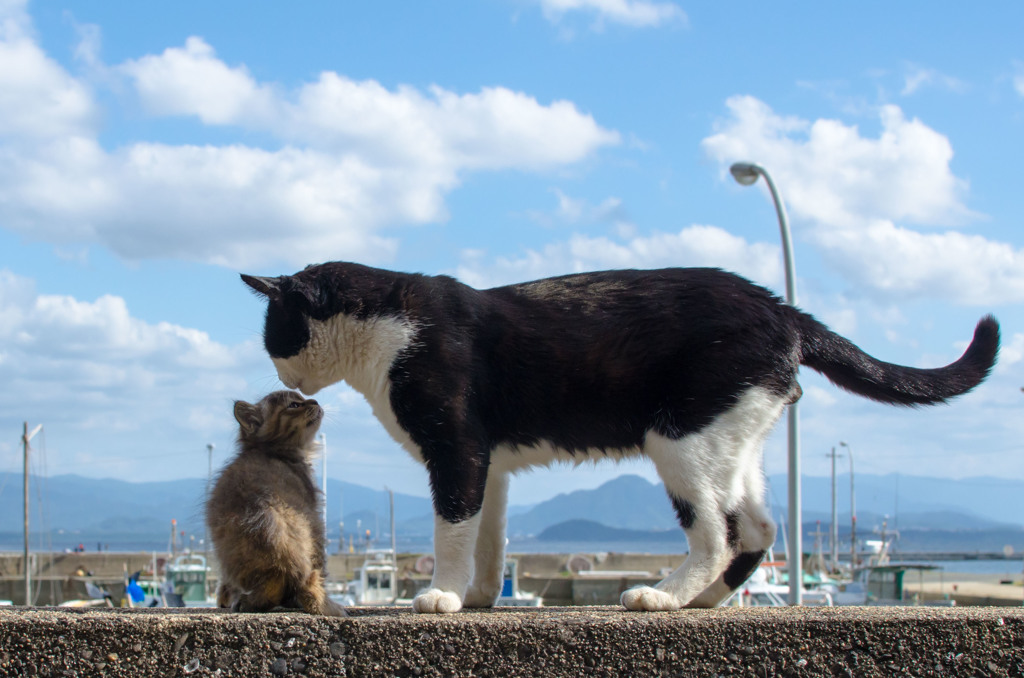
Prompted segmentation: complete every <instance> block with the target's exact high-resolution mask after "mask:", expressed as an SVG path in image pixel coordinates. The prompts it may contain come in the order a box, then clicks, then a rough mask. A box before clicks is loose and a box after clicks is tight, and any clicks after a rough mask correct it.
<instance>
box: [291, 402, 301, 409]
mask: <svg viewBox="0 0 1024 678" xmlns="http://www.w3.org/2000/svg"><path fill="white" fill-rule="evenodd" d="M293 407H302V403H300V402H297V401H292V402H290V403H288V409H291V408H293Z"/></svg>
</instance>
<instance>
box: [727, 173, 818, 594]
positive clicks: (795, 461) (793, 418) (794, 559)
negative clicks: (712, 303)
mask: <svg viewBox="0 0 1024 678" xmlns="http://www.w3.org/2000/svg"><path fill="white" fill-rule="evenodd" d="M729 172H730V173H731V174H732V176H733V178H734V179H735V180H736V181H737V182H738V183H739V184H740V185H742V186H751V185H753V184H754V183H755V182H756V181H757V178H758V177H759V176H760V177H764V182H765V183H766V184H768V190H769V191H771V194H772V201H773V202H774V203H775V212H776V214H777V215H778V217H779V231H780V233H781V235H782V257H783V262H784V264H785V267H786V303H787V304H789V305H790V306H796V270H795V266H794V264H793V245H792V243H791V241H790V237H789V220H788V219H787V218H786V206H785V205H784V204H783V203H782V197H781V196H780V195H779V191H778V189H776V188H775V182H774V181H772V177H771V175H770V174H768V171H767V170H766V169H765V168H763V167H761V166H760V165H756V164H754V163H751V162H737V163H735V164H733V165H732V166H731V167H730V168H729ZM788 410H789V411H788V413H787V414H788V419H787V423H788V432H789V435H788V437H789V546H790V550H791V553H790V554H789V556H788V561H789V604H790V605H800V604H802V603H803V589H802V584H803V562H802V561H801V559H802V558H803V550H804V547H803V526H802V525H801V517H800V516H801V513H802V512H801V509H800V416H799V410H798V409H797V404H796V403H793V404H792V405H790V406H789V408H788Z"/></svg>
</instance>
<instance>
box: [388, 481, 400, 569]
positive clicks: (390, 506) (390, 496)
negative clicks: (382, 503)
mask: <svg viewBox="0 0 1024 678" xmlns="http://www.w3.org/2000/svg"><path fill="white" fill-rule="evenodd" d="M388 509H389V512H390V513H391V553H392V554H394V556H395V562H396V563H397V562H398V551H397V550H396V549H395V493H394V492H393V491H392V490H391V489H390V488H388Z"/></svg>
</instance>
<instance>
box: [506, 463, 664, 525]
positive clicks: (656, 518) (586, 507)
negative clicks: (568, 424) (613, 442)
mask: <svg viewBox="0 0 1024 678" xmlns="http://www.w3.org/2000/svg"><path fill="white" fill-rule="evenodd" d="M573 519H579V520H590V521H593V522H597V523H601V524H602V525H606V526H608V527H617V528H623V529H632V530H668V529H673V528H678V527H679V524H678V523H677V522H676V514H675V511H673V509H672V504H671V503H670V502H669V500H668V495H667V494H665V490H664V489H663V488H662V486H661V485H655V484H654V483H651V482H650V481H648V480H647V479H645V478H641V477H640V476H637V475H622V476H619V477H618V478H615V479H614V480H609V481H608V482H607V483H605V484H603V485H601V486H600V487H598V488H596V489H593V490H576V491H575V492H569V493H567V494H560V495H558V496H556V497H553V498H552V499H549V500H547V501H543V502H541V503H539V504H537V505H536V506H534V507H533V508H532V509H530V510H529V511H526V512H524V513H522V514H520V515H517V516H513V517H512V518H510V519H509V521H508V533H509V536H529V535H537V534H540V533H541V532H542V531H543V530H544V529H545V528H547V527H549V526H551V525H554V524H556V523H561V522H564V521H566V520H573Z"/></svg>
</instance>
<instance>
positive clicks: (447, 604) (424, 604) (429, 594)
mask: <svg viewBox="0 0 1024 678" xmlns="http://www.w3.org/2000/svg"><path fill="white" fill-rule="evenodd" d="M412 609H414V610H416V611H417V612H424V613H426V614H451V613H452V612H458V611H459V610H461V609H462V600H461V599H460V598H459V596H458V595H457V594H455V593H452V592H451V591H442V590H441V589H427V590H426V591H424V592H423V593H421V594H419V595H418V596H416V597H415V598H413V599H412Z"/></svg>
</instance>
